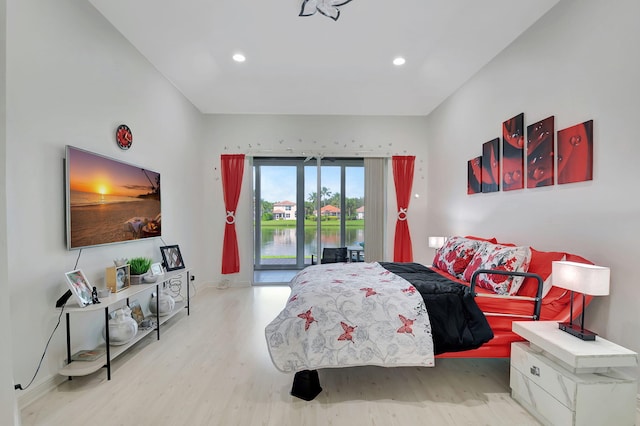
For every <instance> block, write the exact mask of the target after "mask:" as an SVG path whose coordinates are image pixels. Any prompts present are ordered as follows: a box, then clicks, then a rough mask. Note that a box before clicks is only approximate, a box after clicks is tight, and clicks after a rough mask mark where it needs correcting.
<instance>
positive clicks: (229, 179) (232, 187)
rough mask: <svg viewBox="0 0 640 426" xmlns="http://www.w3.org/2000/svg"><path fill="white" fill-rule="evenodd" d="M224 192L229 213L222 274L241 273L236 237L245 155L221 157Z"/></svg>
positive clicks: (225, 231) (223, 249)
mask: <svg viewBox="0 0 640 426" xmlns="http://www.w3.org/2000/svg"><path fill="white" fill-rule="evenodd" d="M220 163H221V168H222V191H223V192H224V207H225V211H226V212H227V215H226V219H225V221H226V224H225V226H224V241H223V243H222V273H223V274H233V273H235V272H240V254H239V253H238V237H237V235H236V209H237V208H238V199H239V198H240V190H241V189H242V175H243V173H244V154H233V155H228V154H225V155H221V156H220Z"/></svg>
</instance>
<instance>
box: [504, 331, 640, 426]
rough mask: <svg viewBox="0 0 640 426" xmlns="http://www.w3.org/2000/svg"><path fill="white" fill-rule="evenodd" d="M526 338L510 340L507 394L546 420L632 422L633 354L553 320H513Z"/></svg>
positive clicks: (559, 422)
mask: <svg viewBox="0 0 640 426" xmlns="http://www.w3.org/2000/svg"><path fill="white" fill-rule="evenodd" d="M513 332H514V333H516V334H518V335H520V336H522V337H523V338H525V339H526V340H528V343H527V342H517V343H512V345H511V378H510V385H511V396H512V397H513V398H514V399H515V400H516V401H518V402H519V403H520V404H522V406H524V407H525V408H526V409H527V410H528V411H529V412H530V413H531V414H533V415H534V416H535V417H536V418H537V419H538V420H540V421H541V422H542V423H544V424H548V425H633V424H635V419H636V393H637V391H638V387H637V383H636V379H635V378H632V377H627V376H625V375H623V374H621V373H620V372H618V371H616V370H615V368H616V367H635V366H637V365H638V354H637V353H635V352H633V351H630V350H628V349H625V348H623V347H622V346H618V345H616V344H615V343H612V342H609V341H608V340H605V339H602V338H600V337H599V336H598V337H597V338H596V340H595V341H592V342H586V341H583V340H580V339H578V338H577V337H574V336H572V335H570V334H568V333H566V332H564V331H561V330H559V329H558V323H557V322H553V321H516V322H514V323H513Z"/></svg>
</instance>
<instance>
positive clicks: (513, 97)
mask: <svg viewBox="0 0 640 426" xmlns="http://www.w3.org/2000/svg"><path fill="white" fill-rule="evenodd" d="M638 16H640V2H637V1H635V0H625V1H615V2H601V1H597V0H588V1H575V0H573V1H563V2H560V3H559V4H558V5H557V6H556V7H555V8H554V9H552V10H551V11H550V13H548V14H547V15H546V16H545V17H543V18H542V20H541V21H539V22H538V23H537V24H536V25H534V26H533V27H532V28H531V29H529V30H528V31H527V32H525V33H524V34H523V36H522V37H520V38H519V39H518V40H516V42H514V43H513V44H512V45H511V46H509V47H508V48H507V49H506V50H505V51H504V52H502V53H501V54H500V55H499V56H498V57H497V58H495V60H493V61H492V62H491V63H490V64H489V65H487V66H486V67H485V68H484V69H483V70H482V71H481V72H479V73H478V74H477V75H476V76H475V77H474V78H472V79H471V80H470V81H469V82H468V83H467V84H465V85H464V86H463V87H462V88H461V89H460V90H458V92H457V93H456V94H455V95H454V96H452V97H451V98H450V99H449V100H447V101H446V102H445V103H444V104H443V105H441V106H440V107H439V108H438V109H437V110H436V111H435V112H433V113H432V114H431V115H430V116H429V117H428V143H429V151H428V152H429V159H430V161H429V174H428V182H429V185H428V193H429V201H430V203H429V208H428V216H429V225H428V227H427V230H428V232H429V234H430V235H447V234H467V233H473V234H478V235H483V236H487V237H489V236H495V237H497V238H498V239H499V240H502V241H511V242H514V243H518V244H529V245H531V246H533V247H535V248H538V249H541V250H561V251H569V252H573V253H576V254H580V255H582V256H584V257H587V258H588V259H591V260H592V261H594V262H595V263H596V264H599V265H605V266H609V267H611V295H610V296H609V297H600V298H597V299H596V300H595V301H594V302H593V304H592V305H591V306H590V309H589V310H588V315H587V318H586V320H587V325H588V326H589V327H590V328H591V329H593V330H594V331H596V332H598V333H601V334H602V335H603V337H605V338H607V339H610V340H613V341H614V342H617V343H619V344H621V345H623V346H626V347H628V348H630V349H632V350H635V351H640V333H638V330H640V313H639V312H640V311H639V310H638V308H637V306H638V300H639V299H640V286H639V285H638V284H639V282H638V281H639V279H638V273H637V262H638V259H637V258H638V255H639V254H640V250H639V248H638V244H637V238H638V235H640V220H639V219H640V198H639V197H638V188H637V183H638V164H637V163H638V158H640V144H639V143H638V137H637V120H638V115H639V113H640V108H639V107H638V99H640V83H639V82H638V76H639V75H640V56H639V55H638V47H637V43H638V40H640V26H638V24H637V17H638ZM520 112H524V114H525V125H527V124H532V123H534V122H535V121H537V120H539V119H542V118H545V117H547V116H549V115H555V120H556V130H558V129H563V128H566V127H569V126H571V125H573V124H578V123H581V122H583V121H586V120H589V119H593V120H594V170H593V176H594V179H593V181H591V182H584V183H576V184H568V185H555V186H553V187H546V188H539V189H525V190H520V191H509V192H499V193H493V194H478V195H473V196H468V195H466V178H467V172H466V165H467V160H469V159H471V158H473V157H475V156H478V155H481V144H482V143H483V142H485V141H488V140H490V139H493V138H495V137H499V136H500V135H501V133H500V132H501V124H502V122H503V121H504V120H506V119H508V118H510V117H512V116H514V115H516V114H518V113H520Z"/></svg>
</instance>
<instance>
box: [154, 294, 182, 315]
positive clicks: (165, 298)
mask: <svg viewBox="0 0 640 426" xmlns="http://www.w3.org/2000/svg"><path fill="white" fill-rule="evenodd" d="M159 295H160V297H159V299H158V300H159V302H158V304H159V306H158V311H159V315H160V316H162V315H168V314H170V313H171V312H172V311H173V308H175V307H176V301H175V300H173V297H171V295H170V294H169V293H167V291H166V290H164V289H162V290H160V292H159ZM149 310H150V311H151V313H152V314H154V315H155V314H156V298H155V295H152V296H151V301H150V302H149Z"/></svg>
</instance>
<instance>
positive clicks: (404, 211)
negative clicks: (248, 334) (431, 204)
mask: <svg viewBox="0 0 640 426" xmlns="http://www.w3.org/2000/svg"><path fill="white" fill-rule="evenodd" d="M398 220H407V209H405V208H402V207H400V211H398Z"/></svg>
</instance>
